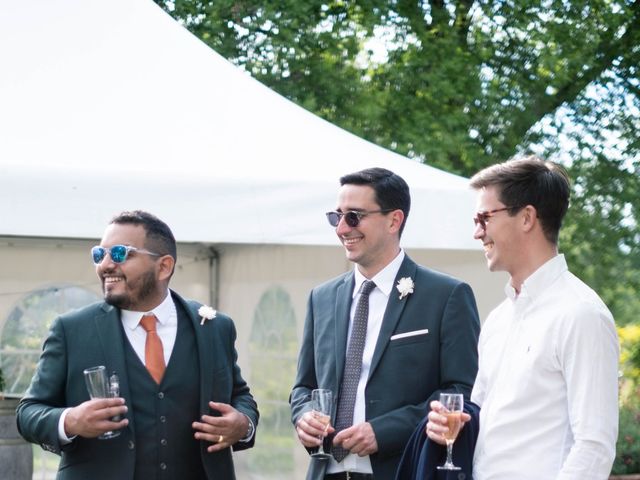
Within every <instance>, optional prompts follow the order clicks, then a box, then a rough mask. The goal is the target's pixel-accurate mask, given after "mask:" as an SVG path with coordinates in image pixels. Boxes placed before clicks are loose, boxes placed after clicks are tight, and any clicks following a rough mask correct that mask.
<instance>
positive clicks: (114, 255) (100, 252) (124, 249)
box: [91, 245, 162, 265]
mask: <svg viewBox="0 0 640 480" xmlns="http://www.w3.org/2000/svg"><path fill="white" fill-rule="evenodd" d="M130 252H136V253H146V254H147V255H153V256H154V257H161V256H162V255H160V254H159V253H155V252H150V251H149V250H145V249H144V248H136V247H132V246H130V245H113V246H112V247H110V248H105V247H101V246H99V245H96V246H95V247H93V248H92V249H91V257H92V259H93V263H95V264H96V265H98V264H99V263H101V262H102V260H104V257H106V255H107V253H108V254H109V256H110V257H111V261H112V262H113V263H124V262H125V261H126V260H127V257H128V256H129V253H130Z"/></svg>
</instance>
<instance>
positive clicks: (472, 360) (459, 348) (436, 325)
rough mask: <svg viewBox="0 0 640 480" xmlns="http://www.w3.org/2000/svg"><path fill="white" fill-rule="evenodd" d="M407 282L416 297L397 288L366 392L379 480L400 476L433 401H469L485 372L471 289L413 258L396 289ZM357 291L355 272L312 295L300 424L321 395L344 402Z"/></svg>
mask: <svg viewBox="0 0 640 480" xmlns="http://www.w3.org/2000/svg"><path fill="white" fill-rule="evenodd" d="M404 277H410V278H411V279H413V282H414V292H413V293H412V294H410V295H408V296H406V297H405V298H403V299H400V298H399V295H398V293H397V291H396V290H395V288H394V290H393V291H392V293H391V295H390V297H389V301H388V304H387V308H386V310H385V313H384V317H383V321H382V327H381V329H380V334H379V336H378V340H377V343H376V346H375V350H374V354H373V359H372V363H371V369H370V373H369V378H368V380H367V385H366V389H365V402H366V407H365V409H366V420H367V422H369V423H370V424H371V426H372V427H373V430H374V432H375V436H376V441H377V443H378V452H377V453H375V454H373V455H371V464H372V468H373V473H374V477H375V478H378V479H381V480H387V479H391V478H393V477H394V475H395V472H396V468H397V466H398V462H399V461H400V457H401V455H402V452H403V450H404V447H405V444H406V443H407V441H408V440H409V437H410V436H411V433H412V432H413V430H414V429H415V427H416V425H417V424H418V423H419V422H420V420H421V419H422V418H423V417H424V416H425V414H426V412H427V409H428V404H429V401H430V400H433V399H437V398H438V395H439V393H440V391H443V390H446V391H451V392H459V393H463V394H464V395H465V396H466V397H467V398H468V397H469V395H470V393H471V388H472V385H473V382H474V380H475V376H476V373H477V369H478V354H477V342H478V334H479V331H480V322H479V320H478V312H477V308H476V302H475V298H474V296H473V292H472V291H471V288H470V287H469V285H467V284H465V283H463V282H461V281H459V280H457V279H455V278H452V277H450V276H447V275H444V274H442V273H438V272H434V271H432V270H429V269H427V268H424V267H421V266H419V265H417V264H416V263H415V262H413V261H412V260H411V259H410V258H409V257H408V256H406V257H405V259H404V261H403V262H402V265H401V266H400V270H399V271H398V275H397V277H396V279H395V281H394V285H395V284H397V281H398V280H399V279H400V278H404ZM353 289H354V273H353V272H349V273H346V274H343V275H341V276H339V277H337V278H335V279H333V280H331V281H329V282H327V283H325V284H323V285H321V286H319V287H316V288H315V289H313V291H312V292H311V295H310V296H309V302H308V308H307V317H306V320H305V326H304V331H303V336H302V345H301V349H300V355H299V357H298V372H297V376H296V380H295V384H294V387H293V390H292V392H291V396H290V403H291V410H292V421H293V423H294V425H295V423H296V422H297V420H298V419H299V418H300V416H302V414H304V413H305V412H306V411H308V410H310V409H311V404H310V401H311V391H312V390H313V389H314V388H328V389H330V390H332V391H333V392H334V394H336V396H337V395H339V388H340V383H341V381H342V373H343V369H344V363H345V355H346V345H347V332H348V328H349V312H350V308H351V302H352V293H353ZM425 329H426V330H428V333H426V334H421V335H413V336H406V337H404V338H398V339H394V340H391V337H392V336H394V335H396V334H401V333H408V332H416V331H419V330H425ZM336 403H337V402H334V412H333V416H332V418H335V408H336Z"/></svg>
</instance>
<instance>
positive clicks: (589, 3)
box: [156, 0, 640, 323]
mask: <svg viewBox="0 0 640 480" xmlns="http://www.w3.org/2000/svg"><path fill="white" fill-rule="evenodd" d="M156 2H157V3H158V4H160V5H161V6H162V7H163V8H165V9H166V10H167V11H168V12H169V13H170V14H171V15H173V16H174V17H175V18H176V19H178V20H179V21H181V22H182V23H183V24H184V25H185V26H186V27H187V28H188V29H189V30H191V31H192V32H193V33H194V34H195V35H197V36H198V37H199V38H201V39H202V40H203V41H204V42H206V43H207V44H209V45H210V46H211V47H212V48H214V49H215V50H216V51H218V52H219V53H220V54H222V55H223V56H225V57H226V58H228V59H229V60H231V61H232V62H234V63H236V64H238V65H241V66H243V67H244V68H245V69H246V70H247V71H248V72H249V73H251V75H253V76H254V77H255V78H257V79H258V80H260V81H262V82H263V83H265V84H266V85H268V86H270V87H271V88H273V89H274V90H276V91H278V92H279V93H281V94H282V95H284V96H286V97H287V98H289V99H291V100H293V101H295V102H297V103H298V104H300V105H301V106H303V107H305V108H307V109H308V110H310V111H313V112H314V113H316V114H318V115H320V116H321V117H323V118H325V119H327V120H329V121H331V122H333V123H335V124H337V125H339V126H341V127H343V128H345V129H347V130H349V131H352V132H353V133H355V134H357V135H359V136H361V137H363V138H366V139H368V140H371V141H373V142H375V143H378V144H380V145H382V146H384V147H387V148H389V149H392V150H394V151H397V152H399V153H401V154H404V155H407V156H409V157H412V158H415V159H417V160H420V161H423V162H425V163H428V164H430V165H433V166H436V167H439V168H443V169H445V170H448V171H450V172H454V173H458V174H462V175H467V176H469V175H471V174H473V173H474V172H475V171H477V170H478V169H480V168H482V167H484V166H486V165H489V164H491V163H495V162H498V161H503V160H505V159H506V158H509V157H511V156H512V155H514V154H517V153H523V152H528V151H532V150H533V151H535V152H536V153H540V154H542V155H544V156H546V157H549V158H554V159H555V158H560V159H562V161H563V163H565V165H566V166H567V167H568V168H569V169H570V173H571V174H572V177H573V178H574V196H573V207H572V209H571V210H570V212H571V213H570V215H569V217H568V218H567V222H566V229H565V231H564V232H563V235H562V237H561V242H562V249H563V251H565V252H566V253H567V255H568V257H569V262H570V265H571V266H572V269H573V270H574V271H576V273H577V274H578V275H579V276H581V277H582V278H584V279H585V280H586V281H587V282H588V283H589V284H590V285H592V286H593V287H594V288H596V289H597V290H598V292H599V293H600V294H601V295H602V296H603V298H604V299H605V301H606V302H607V303H608V305H609V306H610V308H611V309H612V310H613V312H614V315H615V317H616V319H617V320H618V321H619V322H620V323H628V322H630V321H632V320H635V319H636V318H637V316H638V312H640V300H639V299H638V297H639V296H638V292H640V265H639V262H640V260H639V259H640V228H639V226H638V223H639V222H638V218H639V212H638V210H639V207H640V185H639V180H638V178H639V177H640V141H639V140H638V139H639V138H640V136H639V135H638V130H639V129H640V81H639V78H638V65H640V28H639V27H640V0H635V1H631V0H573V1H571V2H569V1H566V0H498V1H488V0H482V1H471V0H460V1H453V0H450V1H447V0H431V1H429V0H422V1H409V0H393V1H389V0H387V1H382V0H363V1H358V2H354V1H346V0H345V1H341V0H334V1H317V0H305V1H302V2H298V1H293V0H273V1H270V2H258V1H255V0H217V1H215V2H203V1H201V0H156Z"/></svg>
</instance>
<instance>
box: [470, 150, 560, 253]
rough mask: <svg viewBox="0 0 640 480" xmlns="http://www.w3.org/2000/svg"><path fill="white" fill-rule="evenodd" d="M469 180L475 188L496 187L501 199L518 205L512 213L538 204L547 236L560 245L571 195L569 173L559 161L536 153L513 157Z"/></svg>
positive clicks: (539, 214) (506, 202) (539, 215)
mask: <svg viewBox="0 0 640 480" xmlns="http://www.w3.org/2000/svg"><path fill="white" fill-rule="evenodd" d="M470 184H471V187H472V188H474V189H476V190H480V189H481V188H484V187H496V189H497V190H498V198H499V199H500V201H501V202H502V203H504V204H505V205H506V206H507V207H517V208H514V209H513V210H510V211H509V215H515V213H517V211H518V210H520V209H522V208H523V207H526V206H527V205H532V206H533V207H535V209H536V212H537V214H538V218H539V219H540V223H541V224H542V230H543V232H544V235H545V237H546V239H547V240H548V241H549V242H551V243H553V244H554V245H557V243H558V235H559V233H560V227H561V226H562V220H563V219H564V216H565V214H566V213H567V209H568V208H569V197H570V195H571V186H570V181H569V175H567V172H566V171H565V170H564V168H562V167H561V166H560V165H558V164H556V163H554V162H549V161H545V160H543V159H541V158H539V157H537V156H535V155H530V156H526V157H520V158H513V159H511V160H508V161H506V162H504V163H498V164H496V165H491V166H490V167H487V168H485V169H484V170H481V171H480V172H478V173H476V174H475V175H474V176H473V177H471V183H470Z"/></svg>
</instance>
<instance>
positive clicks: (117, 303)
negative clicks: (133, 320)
mask: <svg viewBox="0 0 640 480" xmlns="http://www.w3.org/2000/svg"><path fill="white" fill-rule="evenodd" d="M125 287H126V288H125V291H124V293H119V294H118V293H111V292H107V291H105V289H104V285H103V286H102V291H103V292H104V301H105V302H106V303H108V304H109V305H113V306H114V307H117V308H120V309H122V310H136V305H139V304H140V303H144V301H145V300H146V299H147V297H149V296H151V295H153V294H154V292H156V291H157V289H158V281H157V280H156V276H155V273H154V272H153V271H149V272H146V273H145V274H144V275H143V276H141V277H140V279H139V280H138V282H137V283H136V284H134V285H129V284H128V283H126V280H125Z"/></svg>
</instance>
